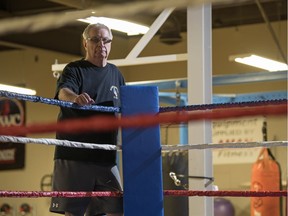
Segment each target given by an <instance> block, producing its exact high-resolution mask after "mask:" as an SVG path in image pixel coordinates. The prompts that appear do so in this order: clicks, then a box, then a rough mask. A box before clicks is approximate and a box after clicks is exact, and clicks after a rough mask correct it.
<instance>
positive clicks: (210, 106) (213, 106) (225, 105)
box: [159, 99, 287, 113]
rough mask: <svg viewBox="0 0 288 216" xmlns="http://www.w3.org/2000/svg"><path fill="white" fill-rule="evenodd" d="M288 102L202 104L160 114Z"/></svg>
mask: <svg viewBox="0 0 288 216" xmlns="http://www.w3.org/2000/svg"><path fill="white" fill-rule="evenodd" d="M283 102H287V99H276V100H265V101H264V100H263V101H248V102H234V103H219V104H201V105H189V106H176V107H175V106H174V107H160V108H159V113H163V112H175V111H195V110H211V109H219V108H231V107H245V106H255V105H257V106H261V105H269V104H271V103H272V104H281V103H283Z"/></svg>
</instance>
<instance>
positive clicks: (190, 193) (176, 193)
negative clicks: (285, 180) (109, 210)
mask: <svg viewBox="0 0 288 216" xmlns="http://www.w3.org/2000/svg"><path fill="white" fill-rule="evenodd" d="M287 193H288V191H191V190H164V193H163V194H164V196H226V197H228V196H229V197H287ZM121 196H123V193H122V192H120V191H98V192H71V191H0V197H14V198H19V197H28V198H37V197H121Z"/></svg>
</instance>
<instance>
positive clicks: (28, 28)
mask: <svg viewBox="0 0 288 216" xmlns="http://www.w3.org/2000/svg"><path fill="white" fill-rule="evenodd" d="M224 1H225V0H223V2H224ZM231 1H232V0H227V2H231ZM214 2H216V3H217V2H220V0H208V1H206V0H205V1H203V0H199V1H198V0H196V1H192V0H191V1H186V0H180V1H176V2H175V1H167V0H164V1H162V0H158V1H155V2H154V3H153V4H152V3H151V2H150V1H147V2H141V3H134V4H121V5H115V6H113V5H109V6H107V7H102V8H100V9H99V14H98V15H99V16H101V15H105V16H118V17H125V15H127V14H129V15H133V13H141V12H147V11H151V13H152V12H153V13H156V12H160V11H162V10H163V9H166V8H168V7H171V8H174V7H178V8H181V7H182V8H184V7H187V6H200V10H193V8H190V9H189V13H188V15H189V17H190V19H188V20H198V19H199V20H200V21H201V22H202V23H201V24H199V25H198V23H192V24H191V23H188V24H189V28H188V33H190V34H191V32H193V37H194V38H193V40H189V41H188V47H187V50H188V53H187V55H185V56H183V55H182V56H180V57H181V59H180V61H181V60H182V61H183V59H184V60H187V59H188V73H187V74H188V80H189V82H191V80H196V81H195V82H194V83H193V85H191V83H190V85H188V86H189V88H188V94H189V95H194V96H192V99H191V100H190V102H192V103H191V104H201V105H192V106H186V107H173V108H171V109H169V110H165V109H161V107H160V108H159V104H158V103H159V102H158V91H157V88H155V87H145V88H142V87H127V88H126V87H125V88H124V89H122V90H121V100H122V106H121V108H111V107H110V108H108V107H98V106H97V107H96V106H85V107H79V106H77V105H75V104H72V103H69V102H64V101H57V100H54V99H50V98H42V97H34V96H27V95H21V94H13V93H9V92H1V96H4V97H10V98H17V99H19V100H27V101H30V102H35V103H44V104H50V105H56V106H67V107H71V108H79V109H87V110H98V111H107V112H117V113H121V114H122V117H121V119H114V118H113V119H111V118H107V117H97V118H91V119H85V120H84V119H83V120H77V121H69V122H61V123H54V122H52V123H47V124H30V125H27V126H21V127H11V128H1V129H0V134H1V136H0V141H1V142H10V141H11V142H15V143H23V144H24V143H27V142H29V143H35V144H36V143H37V144H43V145H62V146H68V147H77V148H95V149H96V148H98V149H106V150H118V151H121V150H122V154H123V180H124V182H123V183H124V191H119V192H110V191H107V192H90V191H89V192H87V191H83V192H73V191H65V192H64V191H0V197H11V198H24V197H25V198H41V197H53V196H57V197H90V196H123V197H124V211H125V216H135V215H137V216H147V215H149V216H154V215H155V216H160V215H161V216H162V215H163V214H164V209H163V197H164V196H175V197H179V196H181V197H193V198H194V197H195V199H193V201H192V202H193V203H192V204H193V206H192V207H191V205H189V207H191V209H192V211H195V212H196V211H197V212H196V213H195V214H196V215H197V213H199V209H201V211H202V212H205V211H207V212H208V215H209V212H211V209H212V207H211V206H212V201H211V200H212V199H207V200H208V201H207V200H206V197H209V198H210V197H215V196H218V197H219V196H227V197H228V196H235V197H287V191H213V190H212V185H211V184H210V185H207V187H204V184H203V185H201V186H200V187H198V186H199V185H198V184H197V186H196V188H200V189H199V190H185V191H178V190H169V191H167V190H164V191H163V182H162V171H161V169H162V167H161V151H163V150H165V151H171V150H179V149H181V150H190V149H195V150H199V151H197V152H196V153H195V154H192V158H195V161H197V162H200V163H199V170H200V172H202V171H203V173H204V176H209V177H210V178H213V177H212V176H211V173H212V171H211V164H209V162H211V158H209V156H208V157H207V155H206V154H205V153H203V152H204V150H206V149H213V148H256V147H272V146H275V147H276V146H285V147H287V141H278V142H253V143H225V144H219V145H212V143H210V142H209V141H208V142H206V141H207V140H209V138H210V137H209V133H206V131H205V129H207V131H208V128H209V125H207V124H205V123H204V124H203V125H204V126H203V127H202V129H203V128H204V129H203V130H204V132H203V131H200V133H199V134H201V135H203V134H202V133H204V135H203V136H202V137H201V139H200V141H195V139H194V140H193V142H191V143H194V144H188V145H184V146H183V145H179V146H174V145H173V146H161V144H160V131H159V124H162V123H171V122H172V123H173V124H179V123H184V122H189V123H191V122H193V123H194V122H201V123H202V122H204V121H205V122H208V121H210V120H214V119H225V118H231V117H233V118H237V117H241V116H254V115H277V116H278V115H287V100H279V101H278V100H275V101H266V102H263V101H262V102H248V103H236V104H220V105H214V104H210V101H211V95H210V92H211V71H212V69H211V62H210V60H211V51H210V48H211V43H210V41H209V37H210V35H211V32H210V31H211V28H210V24H211V23H210V21H209V18H211V17H210V16H211V14H209V13H210V12H209V10H210V9H211V8H209V7H206V6H205V7H204V6H203V7H202V4H203V3H214ZM238 2H239V1H238ZM192 10H193V11H192ZM191 11H192V13H191ZM90 14H91V9H89V10H82V11H80V12H79V11H77V12H71V13H69V16H66V15H64V14H60V13H59V14H43V15H42V14H41V15H38V16H33V17H26V18H23V19H21V20H19V19H17V20H4V21H2V22H1V24H2V26H5V28H4V27H3V28H1V29H0V34H6V33H10V32H13V33H17V32H22V31H24V32H37V31H41V30H42V29H53V28H57V27H60V26H64V25H68V24H70V23H71V22H72V20H73V19H76V18H79V17H81V16H88V15H90ZM154 30H155V29H154ZM191 35H192V34H191ZM149 36H150V37H153V34H150V35H149V34H147V37H149ZM143 38H144V39H145V37H143ZM142 49H143V44H142V47H141V44H140V48H139V46H138V47H137V49H133V51H132V52H131V53H130V55H129V57H130V58H127V59H126V60H127V61H128V60H129V62H133V61H134V62H135V57H137V56H138V54H139V53H140V52H141V50H142ZM204 56H205V58H204ZM131 57H132V59H131ZM133 57H134V58H133ZM165 57H167V56H165ZM172 57H173V56H172ZM174 57H175V56H174ZM178 57H179V56H176V57H175V58H176V60H177V58H178ZM136 59H137V58H136ZM124 60H125V59H124ZM138 60H143V61H144V60H146V59H140V58H138ZM166 60H167V58H166ZM168 61H174V60H173V59H172V60H168ZM192 71H197V72H199V73H197V74H195V73H192ZM190 86H192V87H190ZM193 92H194V93H195V92H197V97H198V98H195V97H196V96H195V94H193ZM205 104H206V105H205ZM117 128H122V132H123V134H122V146H111V145H97V144H88V143H78V142H70V141H63V140H62V141H61V140H54V139H45V138H43V139H32V138H28V137H21V136H24V135H27V134H28V135H29V134H41V133H46V132H56V131H58V132H70V133H78V132H83V131H89V130H93V131H97V130H110V129H117ZM191 130H195V133H198V132H199V129H198V128H195V127H194V126H193V127H192V128H191ZM207 134H208V139H207V137H205V136H207ZM202 138H203V139H202ZM190 141H191V140H189V142H190ZM195 143H197V144H195ZM199 143H204V144H199ZM205 160H207V161H208V163H207V164H208V166H207V165H202V162H203V161H205ZM197 162H196V163H197ZM203 164H204V163H203ZM206 168H208V169H207V170H208V171H207V170H206ZM204 169H205V170H204ZM192 170H193V171H194V169H192ZM170 177H171V179H172V180H173V181H174V183H175V184H179V179H177V176H175V175H173V174H172V175H171V176H170ZM200 184H202V181H201V182H200ZM202 188H203V190H202ZM202 197H203V199H205V200H204V201H202V200H201V201H198V200H200V198H202ZM190 204H191V203H190ZM195 207H197V208H198V209H196V208H195ZM207 209H208V210H207ZM47 211H48V209H47ZM198 215H204V214H198Z"/></svg>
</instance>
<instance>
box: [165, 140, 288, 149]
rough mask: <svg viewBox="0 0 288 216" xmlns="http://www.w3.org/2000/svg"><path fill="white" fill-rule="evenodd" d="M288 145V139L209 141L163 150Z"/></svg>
mask: <svg viewBox="0 0 288 216" xmlns="http://www.w3.org/2000/svg"><path fill="white" fill-rule="evenodd" d="M276 146H277V147H278V146H286V147H287V146H288V141H266V142H241V143H209V144H188V145H183V144H182V145H162V150H168V151H172V150H189V149H221V148H257V147H276Z"/></svg>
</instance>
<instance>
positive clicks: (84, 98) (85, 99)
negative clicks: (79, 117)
mask: <svg viewBox="0 0 288 216" xmlns="http://www.w3.org/2000/svg"><path fill="white" fill-rule="evenodd" d="M58 98H59V100H63V101H70V102H73V103H77V104H79V105H82V106H83V105H89V104H92V103H94V100H93V99H92V98H91V97H90V96H89V95H88V94H87V93H86V92H83V93H81V94H80V95H78V94H76V93H75V92H73V91H72V90H71V89H69V88H62V89H60V91H59V94H58Z"/></svg>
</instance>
